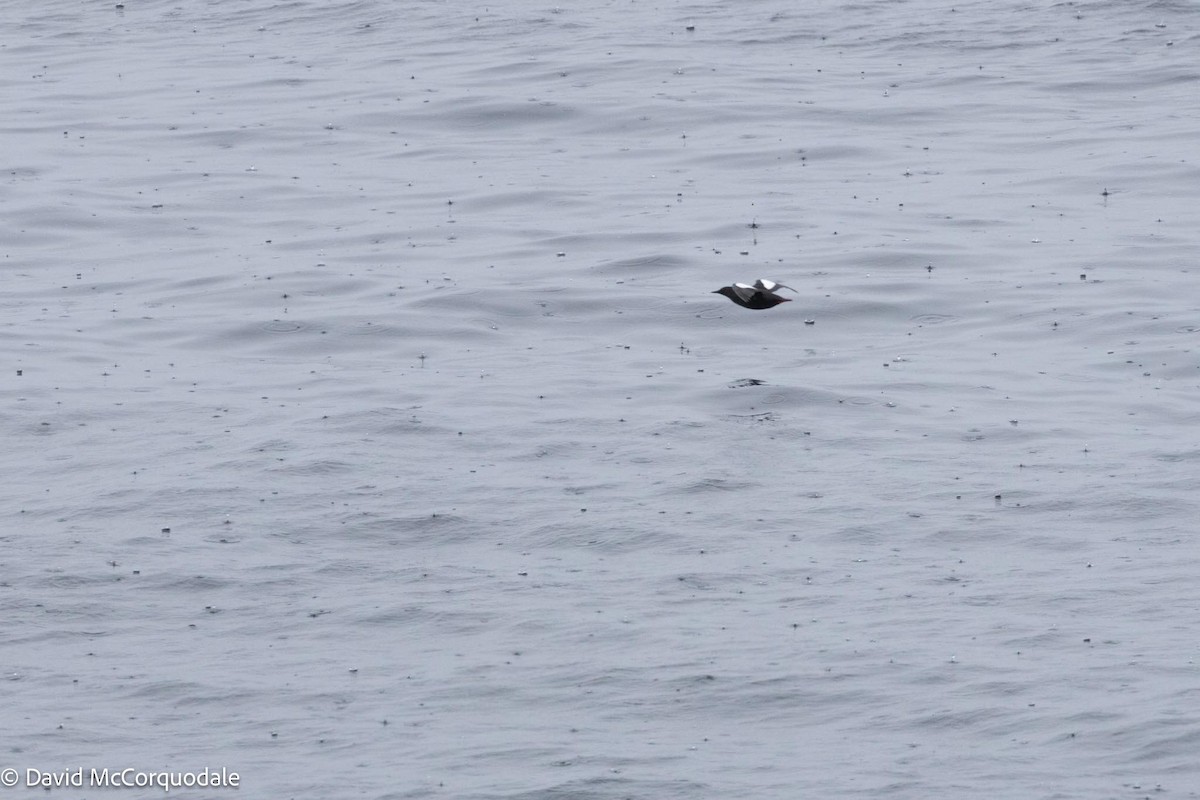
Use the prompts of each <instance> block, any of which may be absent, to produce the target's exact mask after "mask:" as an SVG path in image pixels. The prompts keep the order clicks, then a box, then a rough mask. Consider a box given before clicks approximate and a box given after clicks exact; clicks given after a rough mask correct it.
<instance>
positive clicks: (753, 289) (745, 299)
mask: <svg viewBox="0 0 1200 800" xmlns="http://www.w3.org/2000/svg"><path fill="white" fill-rule="evenodd" d="M776 289H791V290H792V291H793V292H794V291H796V290H795V289H792V287H790V286H784V285H783V284H782V283H776V282H775V281H769V280H766V279H765V278H760V279H759V280H757V281H755V282H754V285H753V286H749V285H747V284H745V283H735V284H734V285H733V286H722V287H721V288H720V289H717V290H716V291H715V292H713V294H723V295H725V296H726V297H728V298H729V299H730V300H732V301H733V302H735V303H737V304H738V305H739V306H741V307H742V308H750V309H753V310H755V311H761V310H763V309H764V308H772V307H774V306H777V305H779V304H780V303H790V302H792V299H791V298H790V297H780V296H779V295H778V294H776V291H775V290H776Z"/></svg>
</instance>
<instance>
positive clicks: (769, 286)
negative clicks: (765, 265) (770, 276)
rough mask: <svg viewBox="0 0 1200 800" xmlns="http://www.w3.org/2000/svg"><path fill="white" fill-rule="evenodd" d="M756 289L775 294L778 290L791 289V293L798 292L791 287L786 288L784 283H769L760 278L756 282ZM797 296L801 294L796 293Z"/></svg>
mask: <svg viewBox="0 0 1200 800" xmlns="http://www.w3.org/2000/svg"><path fill="white" fill-rule="evenodd" d="M754 288H755V289H762V290H763V291H764V292H773V291H775V290H776V289H790V290H791V291H793V292H796V290H795V289H792V287H790V286H785V285H783V284H782V283H776V282H775V281H769V280H767V279H766V278H759V279H758V280H756V281H755V282H754ZM796 294H800V293H799V292H796Z"/></svg>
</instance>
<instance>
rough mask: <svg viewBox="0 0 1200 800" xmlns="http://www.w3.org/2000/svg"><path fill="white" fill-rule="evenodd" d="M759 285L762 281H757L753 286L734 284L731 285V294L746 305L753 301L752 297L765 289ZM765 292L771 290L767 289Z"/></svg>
mask: <svg viewBox="0 0 1200 800" xmlns="http://www.w3.org/2000/svg"><path fill="white" fill-rule="evenodd" d="M761 284H762V281H758V282H757V283H755V284H754V285H753V286H748V285H747V284H744V283H735V284H734V285H733V292H734V294H736V295H737V296H738V297H740V298H742V299H743V300H745V301H746V302H747V303H749V302H751V301H752V300H753V299H754V296H755V295H756V294H758V293H759V292H761V291H762V290H763V289H765V288H766V287H764V286H762V285H761ZM767 291H768V292H769V291H771V290H770V289H767Z"/></svg>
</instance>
